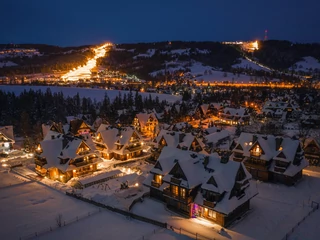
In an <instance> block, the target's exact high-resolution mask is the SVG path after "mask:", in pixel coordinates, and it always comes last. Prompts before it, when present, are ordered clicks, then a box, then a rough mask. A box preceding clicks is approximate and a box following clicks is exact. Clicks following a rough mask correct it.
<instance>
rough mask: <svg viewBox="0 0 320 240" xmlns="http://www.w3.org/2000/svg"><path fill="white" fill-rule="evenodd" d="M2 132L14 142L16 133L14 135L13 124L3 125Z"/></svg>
mask: <svg viewBox="0 0 320 240" xmlns="http://www.w3.org/2000/svg"><path fill="white" fill-rule="evenodd" d="M0 133H2V134H3V135H4V136H5V137H6V138H8V139H9V140H11V141H12V142H14V135H13V126H12V125H10V126H2V127H0Z"/></svg>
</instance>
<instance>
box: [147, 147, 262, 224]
mask: <svg viewBox="0 0 320 240" xmlns="http://www.w3.org/2000/svg"><path fill="white" fill-rule="evenodd" d="M250 178H251V175H250V174H249V173H248V171H247V170H246V169H245V167H244V166H243V164H242V163H239V162H234V161H229V159H228V157H225V156H224V157H223V158H220V157H219V156H218V155H217V154H211V155H205V154H199V153H194V152H190V151H183V150H181V149H177V148H172V147H164V148H163V150H162V152H161V155H160V156H159V158H158V161H157V162H156V164H155V166H154V168H153V169H152V170H151V171H150V175H149V176H148V177H147V179H146V180H145V182H144V184H145V185H146V186H148V187H150V195H151V197H154V198H157V199H160V200H162V201H164V202H165V203H166V205H167V207H169V208H171V209H173V210H175V211H179V212H181V213H183V214H184V215H186V216H188V217H193V218H206V219H208V220H210V221H212V222H214V223H217V224H219V225H221V226H224V227H226V226H229V225H230V224H231V223H232V222H233V221H234V220H235V219H237V218H238V217H240V216H241V215H242V214H244V213H245V212H246V211H247V210H249V208H250V200H251V199H252V198H253V197H254V196H255V195H257V189H256V187H255V186H254V185H250V182H249V179H250Z"/></svg>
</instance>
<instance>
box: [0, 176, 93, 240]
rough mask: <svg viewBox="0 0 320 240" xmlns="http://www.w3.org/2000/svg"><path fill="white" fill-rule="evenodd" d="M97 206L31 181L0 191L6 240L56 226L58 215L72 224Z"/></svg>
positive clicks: (2, 232) (0, 209) (0, 205)
mask: <svg viewBox="0 0 320 240" xmlns="http://www.w3.org/2000/svg"><path fill="white" fill-rule="evenodd" d="M94 210H96V207H94V206H92V205H89V204H85V203H83V202H80V201H78V200H76V199H72V198H69V197H67V196H66V195H64V194H63V193H61V192H58V191H55V190H51V189H49V188H48V187H46V186H43V185H40V184H39V183H36V182H33V181H29V182H26V183H25V184H18V185H14V186H11V187H7V188H3V189H1V191H0V212H1V219H2V221H1V230H0V236H1V238H2V239H19V237H23V236H25V235H28V234H32V233H34V232H36V231H41V230H43V229H44V228H49V227H50V226H52V227H55V226H56V222H55V218H56V216H57V214H60V213H61V214H62V215H63V219H64V220H66V221H68V220H70V219H73V218H76V217H77V216H81V215H83V214H87V213H88V212H92V211H94Z"/></svg>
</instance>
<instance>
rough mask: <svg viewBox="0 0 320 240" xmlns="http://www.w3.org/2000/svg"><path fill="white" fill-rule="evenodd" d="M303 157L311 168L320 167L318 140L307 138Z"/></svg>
mask: <svg viewBox="0 0 320 240" xmlns="http://www.w3.org/2000/svg"><path fill="white" fill-rule="evenodd" d="M303 150H304V155H305V157H306V159H307V160H308V162H309V164H310V165H312V166H320V143H319V139H316V138H308V139H306V141H305V142H304V147H303Z"/></svg>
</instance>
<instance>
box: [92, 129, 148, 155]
mask: <svg viewBox="0 0 320 240" xmlns="http://www.w3.org/2000/svg"><path fill="white" fill-rule="evenodd" d="M103 126H105V128H103ZM94 141H95V143H96V147H97V150H98V151H99V152H100V153H101V156H102V157H103V158H105V159H112V158H114V159H116V160H128V159H131V158H137V157H139V156H141V154H142V150H143V146H144V142H143V141H142V137H141V136H140V134H139V133H138V132H137V131H136V130H135V129H134V128H133V127H122V128H114V127H109V126H107V125H102V126H100V127H99V129H98V131H97V133H96V137H95V139H94Z"/></svg>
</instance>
